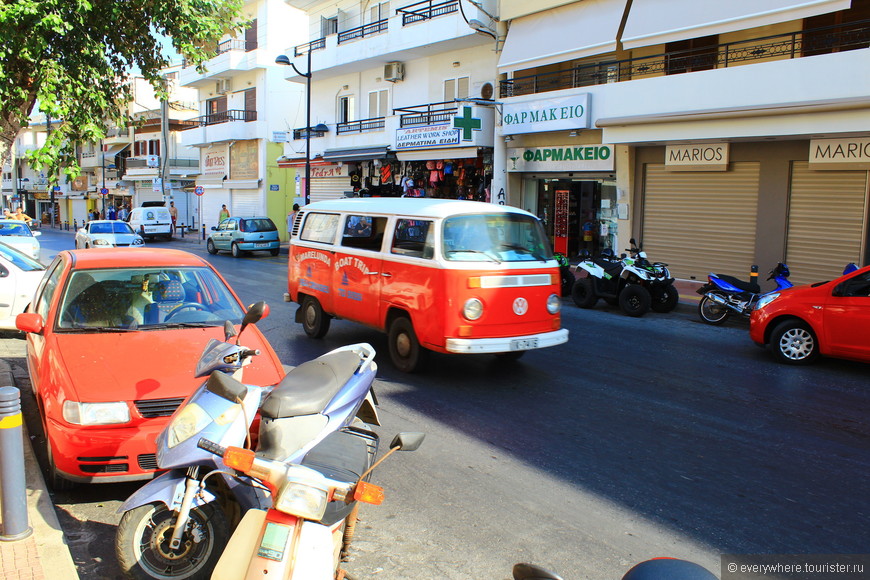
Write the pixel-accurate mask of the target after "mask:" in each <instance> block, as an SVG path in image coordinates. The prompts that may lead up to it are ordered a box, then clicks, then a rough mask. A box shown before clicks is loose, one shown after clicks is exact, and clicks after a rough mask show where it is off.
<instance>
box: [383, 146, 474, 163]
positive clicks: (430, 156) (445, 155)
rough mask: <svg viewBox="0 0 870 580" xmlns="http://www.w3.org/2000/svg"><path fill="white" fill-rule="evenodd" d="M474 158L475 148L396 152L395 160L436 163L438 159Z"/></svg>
mask: <svg viewBox="0 0 870 580" xmlns="http://www.w3.org/2000/svg"><path fill="white" fill-rule="evenodd" d="M474 157H477V147H453V148H448V149H417V150H414V151H397V152H396V159H398V160H399V161H436V160H438V159H471V158H474Z"/></svg>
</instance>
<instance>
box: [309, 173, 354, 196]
mask: <svg viewBox="0 0 870 580" xmlns="http://www.w3.org/2000/svg"><path fill="white" fill-rule="evenodd" d="M345 191H353V188H352V187H351V185H350V178H349V177H318V178H317V179H312V180H311V201H312V202H315V201H324V200H327V199H340V198H342V197H344V192H345Z"/></svg>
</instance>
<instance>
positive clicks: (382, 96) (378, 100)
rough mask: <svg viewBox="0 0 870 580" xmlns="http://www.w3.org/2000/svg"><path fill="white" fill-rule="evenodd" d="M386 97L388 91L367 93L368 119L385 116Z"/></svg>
mask: <svg viewBox="0 0 870 580" xmlns="http://www.w3.org/2000/svg"><path fill="white" fill-rule="evenodd" d="M388 96H389V91H387V90H386V89H382V90H380V91H372V92H370V93H369V119H374V118H376V117H386V116H387V111H389V109H388V108H387V98H388Z"/></svg>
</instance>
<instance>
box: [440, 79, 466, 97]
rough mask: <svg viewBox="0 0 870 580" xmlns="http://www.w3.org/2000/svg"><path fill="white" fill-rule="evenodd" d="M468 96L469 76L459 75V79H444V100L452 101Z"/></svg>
mask: <svg viewBox="0 0 870 580" xmlns="http://www.w3.org/2000/svg"><path fill="white" fill-rule="evenodd" d="M467 98H468V77H459V78H458V79H447V80H446V81H444V100H445V101H452V100H453V99H467Z"/></svg>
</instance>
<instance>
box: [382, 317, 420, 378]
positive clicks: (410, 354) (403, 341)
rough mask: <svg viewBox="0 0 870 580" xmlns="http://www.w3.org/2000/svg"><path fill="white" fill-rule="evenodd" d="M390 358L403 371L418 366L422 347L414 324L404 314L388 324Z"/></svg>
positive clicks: (411, 370)
mask: <svg viewBox="0 0 870 580" xmlns="http://www.w3.org/2000/svg"><path fill="white" fill-rule="evenodd" d="M389 343H390V359H392V361H393V364H394V365H395V366H396V368H397V369H399V370H400V371H402V372H404V373H413V372H414V371H415V370H417V369H418V368H419V367H420V363H421V362H422V359H423V356H424V353H425V351H424V349H423V347H421V346H420V341H418V340H417V334H416V333H415V332H414V325H413V324H412V323H411V320H410V319H408V318H407V317H405V316H399V317H398V318H396V319H395V320H393V323H392V324H391V325H390V334H389Z"/></svg>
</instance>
